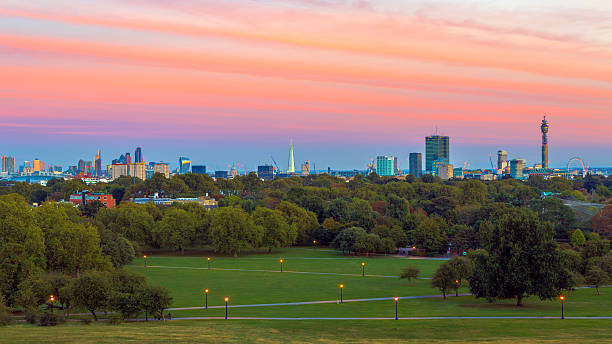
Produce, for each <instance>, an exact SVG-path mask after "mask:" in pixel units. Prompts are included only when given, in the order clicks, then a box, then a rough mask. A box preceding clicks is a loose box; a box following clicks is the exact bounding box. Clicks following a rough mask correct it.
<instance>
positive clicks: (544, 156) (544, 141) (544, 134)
mask: <svg viewBox="0 0 612 344" xmlns="http://www.w3.org/2000/svg"><path fill="white" fill-rule="evenodd" d="M540 130H541V131H542V169H544V170H546V169H548V122H547V121H546V116H544V119H543V120H542V125H541V126H540Z"/></svg>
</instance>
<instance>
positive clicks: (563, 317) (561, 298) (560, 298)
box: [559, 295, 565, 319]
mask: <svg viewBox="0 0 612 344" xmlns="http://www.w3.org/2000/svg"><path fill="white" fill-rule="evenodd" d="M559 300H561V319H565V316H563V300H565V296H563V295H561V296H559Z"/></svg>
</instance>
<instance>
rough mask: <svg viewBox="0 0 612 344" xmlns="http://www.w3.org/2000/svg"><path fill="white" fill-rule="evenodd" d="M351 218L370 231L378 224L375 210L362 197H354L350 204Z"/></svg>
mask: <svg viewBox="0 0 612 344" xmlns="http://www.w3.org/2000/svg"><path fill="white" fill-rule="evenodd" d="M349 209H350V211H349V214H350V215H349V218H350V220H351V221H354V222H356V223H357V225H358V226H359V227H361V228H363V229H365V230H366V231H369V230H370V229H372V227H374V225H375V224H376V219H375V217H374V211H373V210H372V206H371V205H370V203H369V202H368V201H364V200H362V199H358V198H356V199H354V200H353V202H352V203H351V205H350V208H349Z"/></svg>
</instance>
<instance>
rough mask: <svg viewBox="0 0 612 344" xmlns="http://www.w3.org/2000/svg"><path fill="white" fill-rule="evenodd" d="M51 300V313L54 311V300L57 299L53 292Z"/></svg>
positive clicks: (50, 296)
mask: <svg viewBox="0 0 612 344" xmlns="http://www.w3.org/2000/svg"><path fill="white" fill-rule="evenodd" d="M49 301H50V302H51V313H54V310H53V301H55V296H54V295H53V294H51V295H49Z"/></svg>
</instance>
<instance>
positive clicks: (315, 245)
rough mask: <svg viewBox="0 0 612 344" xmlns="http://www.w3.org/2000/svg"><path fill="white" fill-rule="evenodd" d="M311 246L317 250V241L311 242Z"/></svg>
mask: <svg viewBox="0 0 612 344" xmlns="http://www.w3.org/2000/svg"><path fill="white" fill-rule="evenodd" d="M312 246H314V247H315V248H317V241H316V240H313V241H312Z"/></svg>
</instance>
